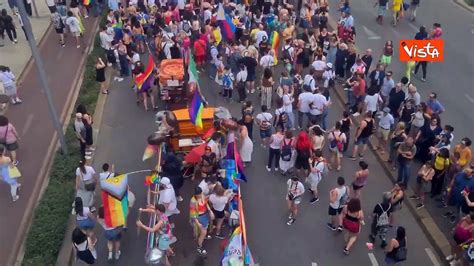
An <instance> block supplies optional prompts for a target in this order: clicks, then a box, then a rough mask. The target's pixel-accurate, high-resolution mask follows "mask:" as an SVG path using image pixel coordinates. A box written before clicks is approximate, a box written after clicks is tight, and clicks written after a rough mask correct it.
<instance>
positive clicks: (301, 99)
mask: <svg viewBox="0 0 474 266" xmlns="http://www.w3.org/2000/svg"><path fill="white" fill-rule="evenodd" d="M312 100H313V93H311V89H310V88H309V87H308V86H306V87H305V86H304V85H303V92H302V93H300V94H299V95H298V104H297V109H298V128H299V129H302V128H305V127H304V123H303V120H304V117H305V116H306V117H307V118H308V122H307V124H306V126H308V125H309V123H310V121H311V114H310V113H309V111H310V110H311V108H310V103H311V102H312Z"/></svg>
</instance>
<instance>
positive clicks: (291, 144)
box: [267, 127, 296, 175]
mask: <svg viewBox="0 0 474 266" xmlns="http://www.w3.org/2000/svg"><path fill="white" fill-rule="evenodd" d="M280 128H281V127H280ZM295 144H296V141H295V140H294V138H293V133H292V131H291V130H287V131H285V137H284V139H283V140H282V142H281V147H280V151H281V152H280V161H279V163H278V165H279V167H280V171H281V173H282V174H283V175H286V174H287V173H288V172H289V171H290V170H291V169H292V168H293V166H294V163H295V157H296V151H295ZM267 171H268V169H267Z"/></svg>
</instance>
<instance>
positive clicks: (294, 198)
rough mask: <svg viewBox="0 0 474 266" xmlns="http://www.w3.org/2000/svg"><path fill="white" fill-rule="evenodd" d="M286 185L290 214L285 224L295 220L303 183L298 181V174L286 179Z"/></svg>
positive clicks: (290, 223) (302, 191)
mask: <svg viewBox="0 0 474 266" xmlns="http://www.w3.org/2000/svg"><path fill="white" fill-rule="evenodd" d="M286 186H287V189H288V191H287V193H286V202H287V204H288V210H289V212H290V215H289V216H288V222H287V223H286V224H287V225H292V224H293V223H294V222H295V221H296V215H297V214H298V206H299V204H300V203H301V198H302V195H303V194H304V185H303V183H301V182H300V181H299V179H298V176H294V177H292V178H291V179H288V181H287V182H286Z"/></svg>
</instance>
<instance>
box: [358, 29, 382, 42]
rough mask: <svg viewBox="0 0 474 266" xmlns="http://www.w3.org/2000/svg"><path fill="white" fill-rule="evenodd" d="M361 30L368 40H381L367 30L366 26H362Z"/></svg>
mask: <svg viewBox="0 0 474 266" xmlns="http://www.w3.org/2000/svg"><path fill="white" fill-rule="evenodd" d="M362 29H363V30H364V32H365V34H367V36H368V39H369V40H379V39H381V38H382V37H380V36H378V35H377V33H375V32H374V31H372V30H371V29H369V28H367V27H366V26H362Z"/></svg>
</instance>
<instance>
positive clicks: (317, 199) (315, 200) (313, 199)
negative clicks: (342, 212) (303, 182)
mask: <svg viewBox="0 0 474 266" xmlns="http://www.w3.org/2000/svg"><path fill="white" fill-rule="evenodd" d="M318 201H319V198H312V199H311V200H310V201H309V203H311V204H315V203H316V202H318Z"/></svg>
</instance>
